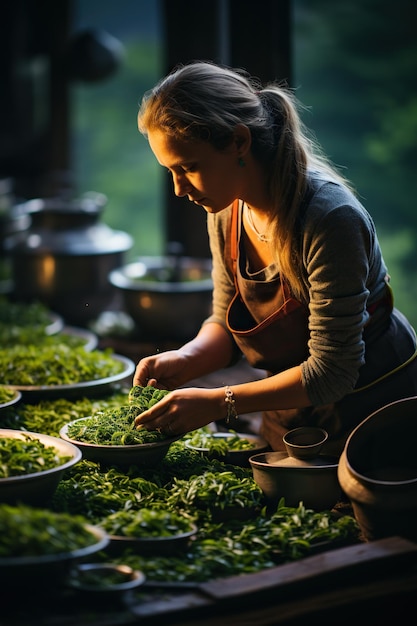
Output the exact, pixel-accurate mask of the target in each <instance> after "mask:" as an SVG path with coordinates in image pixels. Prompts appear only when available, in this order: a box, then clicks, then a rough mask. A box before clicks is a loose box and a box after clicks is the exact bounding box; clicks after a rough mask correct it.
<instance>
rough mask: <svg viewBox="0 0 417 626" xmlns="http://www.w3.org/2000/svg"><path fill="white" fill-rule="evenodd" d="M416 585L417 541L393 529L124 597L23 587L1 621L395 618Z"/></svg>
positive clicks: (89, 625)
mask: <svg viewBox="0 0 417 626" xmlns="http://www.w3.org/2000/svg"><path fill="white" fill-rule="evenodd" d="M416 593H417V544H415V543H413V542H410V541H408V540H405V539H403V538H400V537H389V538H386V539H381V540H378V541H374V542H369V543H361V544H355V545H353V546H349V547H345V548H339V549H335V550H329V551H327V552H323V553H321V554H318V555H315V556H310V557H307V558H305V559H301V560H299V561H295V562H292V563H287V564H284V565H280V566H277V567H274V568H272V569H269V570H264V571H262V572H258V573H256V574H248V575H243V576H234V577H230V578H227V579H222V580H213V581H211V582H207V583H203V584H199V585H196V586H195V587H194V588H187V587H183V588H177V589H172V588H171V589H170V588H165V589H163V588H159V589H158V588H156V587H154V588H152V587H149V588H146V587H141V588H139V589H138V590H137V591H135V592H134V594H132V595H131V596H128V597H126V598H124V599H123V601H120V602H116V601H115V600H110V599H109V600H108V601H103V600H100V601H97V598H95V597H94V596H93V597H91V596H88V595H87V594H84V595H82V594H81V593H80V592H75V591H72V590H64V591H63V592H62V593H53V594H46V595H45V597H43V598H32V597H31V596H30V593H28V590H24V589H21V590H19V592H18V593H17V594H16V597H15V598H14V597H11V596H8V597H7V598H5V597H4V598H2V610H1V615H0V624H1V626H29V624H30V626H133V625H137V626H193V625H195V626H197V625H198V626H267V625H268V626H301V625H303V626H305V625H306V623H308V624H323V625H326V626H327V625H333V624H334V625H335V626H341V625H345V624H346V625H348V624H349V625H350V624H353V625H355V626H362V625H366V626H384V625H385V624H387V625H390V626H395V624H396V622H398V623H401V622H403V623H410V624H411V623H414V622H413V620H415V598H416ZM407 615H410V616H411V618H410V620H411V621H407V620H406V619H405V620H404V617H405V616H407ZM403 616H404V617H403Z"/></svg>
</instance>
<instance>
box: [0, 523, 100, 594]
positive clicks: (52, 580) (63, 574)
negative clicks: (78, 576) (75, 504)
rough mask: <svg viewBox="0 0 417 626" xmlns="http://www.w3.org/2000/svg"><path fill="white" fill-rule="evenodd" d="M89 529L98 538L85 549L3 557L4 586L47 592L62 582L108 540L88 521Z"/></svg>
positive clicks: (25, 591) (0, 566)
mask: <svg viewBox="0 0 417 626" xmlns="http://www.w3.org/2000/svg"><path fill="white" fill-rule="evenodd" d="M86 528H87V529H88V530H89V531H90V532H91V534H92V535H93V536H94V537H95V542H94V543H93V544H91V545H88V546H86V547H84V548H79V549H77V550H73V551H71V552H62V553H59V554H44V555H39V556H16V557H0V583H1V586H2V589H3V590H4V589H5V588H6V589H7V590H10V591H12V592H13V591H18V590H19V589H20V590H21V593H22V594H23V595H24V596H25V595H26V594H28V593H29V594H30V593H31V592H35V593H38V592H39V591H41V592H42V593H45V594H48V593H51V591H52V590H54V589H55V588H57V587H59V586H61V585H63V584H64V583H65V582H66V579H67V577H68V576H69V574H70V572H71V568H72V566H73V565H74V564H76V563H77V562H78V561H80V560H82V559H84V558H85V557H87V556H89V555H91V554H94V553H95V552H99V551H100V550H104V549H105V548H106V546H107V545H108V543H109V538H108V535H107V533H106V532H105V531H104V530H103V529H101V528H99V527H97V526H91V525H90V524H86Z"/></svg>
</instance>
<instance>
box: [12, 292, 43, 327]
mask: <svg viewBox="0 0 417 626" xmlns="http://www.w3.org/2000/svg"><path fill="white" fill-rule="evenodd" d="M50 323H51V318H50V311H49V309H48V308H47V307H46V306H45V305H44V304H42V303H41V302H36V301H35V302H17V301H13V300H10V299H9V298H7V297H6V296H0V328H2V327H3V326H4V327H8V328H10V327H12V326H18V327H25V326H26V327H30V328H37V327H41V328H42V329H43V330H45V328H46V327H47V326H48V325H49V324H50Z"/></svg>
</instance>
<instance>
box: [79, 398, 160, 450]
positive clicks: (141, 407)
mask: <svg viewBox="0 0 417 626" xmlns="http://www.w3.org/2000/svg"><path fill="white" fill-rule="evenodd" d="M167 393H168V391H164V390H161V389H156V388H154V387H151V386H148V387H140V386H135V387H132V388H131V390H130V392H129V395H128V402H127V403H126V404H124V405H122V406H119V407H113V408H108V409H105V410H102V411H97V412H96V413H95V415H92V416H91V417H87V418H85V419H82V420H76V421H75V422H72V423H70V424H68V428H67V434H68V436H69V437H70V438H71V439H73V440H75V441H80V442H83V443H91V444H95V445H112V446H131V445H140V444H144V443H156V442H158V441H164V440H165V439H167V435H165V434H163V433H160V432H158V431H156V430H146V428H143V429H140V430H138V429H137V428H136V427H135V422H134V419H135V417H136V416H137V415H140V414H141V413H143V411H145V410H146V409H147V408H149V407H151V406H153V405H154V404H155V403H156V402H159V400H161V399H162V398H163V397H164V396H165V395H166V394H167Z"/></svg>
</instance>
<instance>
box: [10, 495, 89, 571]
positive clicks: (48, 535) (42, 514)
mask: <svg viewBox="0 0 417 626" xmlns="http://www.w3.org/2000/svg"><path fill="white" fill-rule="evenodd" d="M86 524H87V521H86V519H85V518H83V517H82V516H74V515H68V514H67V513H54V512H53V511H49V510H47V509H39V508H32V507H29V506H24V505H19V506H11V505H7V504H0V558H8V557H33V556H44V555H48V554H64V553H68V552H72V551H73V550H79V549H81V548H86V547H87V546H90V545H94V544H95V543H97V537H96V536H95V535H94V534H93V533H92V532H91V530H89V529H88V526H87V525H86Z"/></svg>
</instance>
